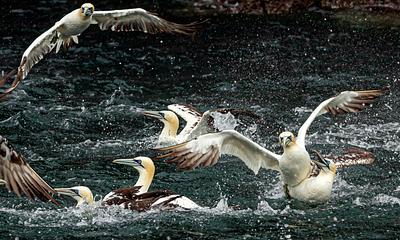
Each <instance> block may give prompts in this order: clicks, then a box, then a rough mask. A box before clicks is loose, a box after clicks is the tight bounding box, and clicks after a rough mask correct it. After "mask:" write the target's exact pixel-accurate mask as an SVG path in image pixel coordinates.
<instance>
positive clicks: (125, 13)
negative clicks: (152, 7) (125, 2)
mask: <svg viewBox="0 0 400 240" xmlns="http://www.w3.org/2000/svg"><path fill="white" fill-rule="evenodd" d="M92 24H98V25H99V27H100V29H101V30H108V29H111V30H112V31H141V32H145V33H151V34H154V33H160V32H167V33H179V34H186V35H189V34H192V33H194V32H195V31H196V24H195V23H193V24H178V23H173V22H169V21H167V20H164V19H162V18H160V17H157V16H156V15H154V14H152V13H149V12H147V11H146V10H144V9H141V8H132V9H123V10H113V11H94V13H93V15H92Z"/></svg>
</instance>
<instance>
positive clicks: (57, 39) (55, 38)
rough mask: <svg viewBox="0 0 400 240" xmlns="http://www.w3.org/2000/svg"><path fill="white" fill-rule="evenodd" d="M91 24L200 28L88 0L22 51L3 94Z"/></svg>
mask: <svg viewBox="0 0 400 240" xmlns="http://www.w3.org/2000/svg"><path fill="white" fill-rule="evenodd" d="M91 24H97V25H98V26H99V28H100V29H101V30H111V31H117V32H119V31H141V32H145V33H150V34H155V33H161V32H166V33H177V34H186V35H189V34H192V33H193V32H194V31H195V30H196V23H192V24H178V23H174V22H169V21H167V20H164V19H162V18H160V17H157V16H156V15H154V14H151V13H149V12H147V11H146V10H144V9H141V8H132V9H123V10H111V11H95V10H94V6H93V4H91V3H84V4H83V5H82V6H81V7H80V8H79V9H76V10H74V11H72V12H70V13H68V14H67V15H65V16H64V17H63V18H61V20H60V21H58V22H56V23H55V24H54V26H52V27H51V28H50V29H49V30H47V31H46V32H44V33H42V34H41V35H40V36H39V37H38V38H36V39H35V40H34V41H33V42H32V44H31V45H30V46H29V47H28V48H27V49H26V50H25V52H24V54H23V55H22V59H21V62H20V65H19V67H18V73H17V75H16V78H15V80H14V81H13V83H12V86H11V87H10V88H8V89H6V90H5V91H4V92H3V93H2V94H0V98H2V97H4V96H5V95H7V94H9V93H11V92H12V91H13V90H14V89H15V88H16V87H17V86H18V85H19V83H20V82H21V81H22V80H23V79H24V78H25V77H26V76H27V75H28V72H29V71H30V70H31V68H32V67H33V66H34V65H35V64H36V63H38V62H39V61H40V60H41V59H42V58H43V57H44V56H45V55H46V54H48V53H50V52H51V51H52V50H53V49H54V47H56V53H58V52H59V50H60V47H61V46H64V48H67V47H69V46H71V45H72V43H73V42H74V43H76V44H78V36H79V35H80V34H81V33H83V32H84V31H85V30H86V29H87V28H88V27H89V26H90V25H91ZM8 78H10V75H7V76H5V77H4V78H3V80H1V81H0V86H1V85H4V83H5V82H6V80H7V79H8Z"/></svg>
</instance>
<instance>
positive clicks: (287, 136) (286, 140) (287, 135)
mask: <svg viewBox="0 0 400 240" xmlns="http://www.w3.org/2000/svg"><path fill="white" fill-rule="evenodd" d="M279 143H280V144H281V146H282V147H283V148H287V147H290V146H292V145H293V144H296V137H295V136H294V134H293V133H291V132H283V133H281V134H280V135H279Z"/></svg>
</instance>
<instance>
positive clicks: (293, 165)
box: [157, 90, 383, 202]
mask: <svg viewBox="0 0 400 240" xmlns="http://www.w3.org/2000/svg"><path fill="white" fill-rule="evenodd" d="M382 94H383V91H382V90H369V91H357V92H356V91H345V92H342V93H340V94H339V95H338V96H336V97H333V98H329V99H328V100H325V101H323V102H322V103H321V104H320V105H319V106H318V107H317V108H316V109H315V110H314V111H313V112H312V113H311V115H310V116H309V117H308V119H307V120H306V121H305V123H304V124H303V125H302V127H301V128H300V130H299V132H298V134H297V138H296V137H295V136H294V134H293V133H291V132H283V133H281V134H280V135H279V143H280V144H281V146H282V148H283V154H282V155H279V154H275V153H273V152H271V151H269V150H267V149H265V148H264V147H262V146H260V145H259V144H257V143H255V142H253V141H252V140H250V139H248V138H246V137H245V136H243V135H241V134H240V133H238V132H237V131H234V130H225V131H222V132H218V133H209V134H205V135H201V136H200V137H198V138H197V139H194V140H191V141H189V142H185V143H181V144H178V145H175V146H169V147H164V148H160V149H158V150H159V151H162V152H164V154H163V155H161V156H159V157H157V158H168V160H167V163H175V164H177V167H178V168H181V169H194V168H196V167H198V166H212V165H214V164H216V163H217V161H218V159H219V157H220V155H221V154H229V155H233V156H236V157H239V158H240V159H241V160H242V161H243V162H244V163H245V164H246V166H247V167H249V168H250V169H251V170H253V171H254V173H255V174H257V173H258V171H259V169H260V168H266V169H272V170H276V171H278V172H279V173H280V174H281V178H282V182H283V184H284V188H285V193H286V195H287V196H288V197H291V198H294V199H298V200H301V201H305V202H323V201H327V200H328V199H329V198H330V195H331V191H332V183H333V180H334V177H335V175H336V167H337V166H336V164H335V163H334V162H332V161H330V160H326V159H324V158H323V157H321V156H320V155H319V154H318V158H319V161H314V160H311V158H310V155H309V153H308V152H307V150H306V147H305V137H306V132H307V130H308V128H309V126H310V125H311V123H312V122H313V121H314V119H315V118H316V117H317V116H319V115H322V114H325V113H328V112H329V113H332V114H333V115H336V114H343V113H348V112H358V111H360V110H362V109H364V108H365V107H366V106H367V105H368V104H370V103H372V102H373V101H374V100H375V98H377V97H379V96H380V95H382ZM346 163H347V164H348V165H349V164H357V163H358V162H357V161H354V159H352V161H347V162H346ZM362 163H363V162H360V164H362Z"/></svg>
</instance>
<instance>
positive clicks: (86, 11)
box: [80, 3, 94, 17]
mask: <svg viewBox="0 0 400 240" xmlns="http://www.w3.org/2000/svg"><path fill="white" fill-rule="evenodd" d="M93 12H94V6H93V4H91V3H84V4H82V6H81V9H80V13H81V14H82V15H84V16H85V17H90V16H92V15H93Z"/></svg>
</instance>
